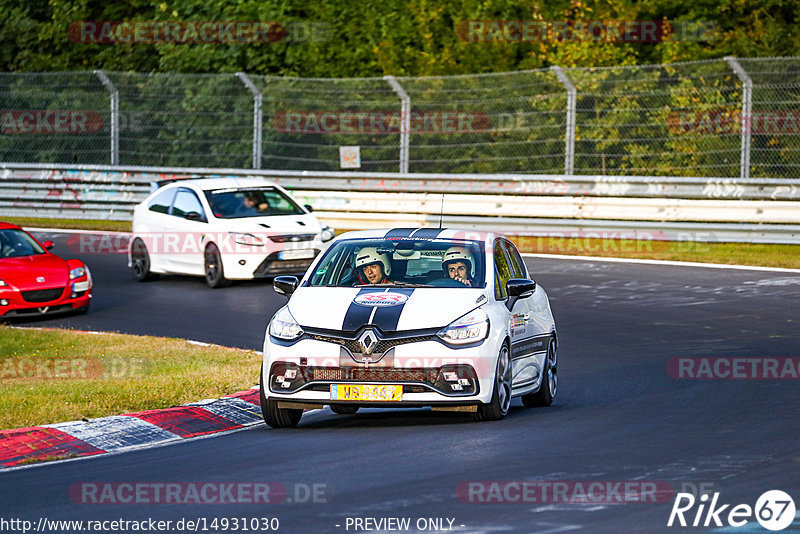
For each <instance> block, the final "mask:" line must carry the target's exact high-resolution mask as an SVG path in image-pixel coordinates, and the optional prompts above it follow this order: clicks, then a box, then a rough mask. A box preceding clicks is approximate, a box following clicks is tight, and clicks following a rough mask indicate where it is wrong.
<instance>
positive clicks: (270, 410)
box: [258, 369, 303, 428]
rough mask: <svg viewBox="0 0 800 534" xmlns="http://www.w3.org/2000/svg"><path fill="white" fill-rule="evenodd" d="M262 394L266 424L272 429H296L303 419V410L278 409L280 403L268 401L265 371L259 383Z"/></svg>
mask: <svg viewBox="0 0 800 534" xmlns="http://www.w3.org/2000/svg"><path fill="white" fill-rule="evenodd" d="M258 384H259V391H260V393H261V416H262V417H263V418H264V422H265V423H267V424H268V425H269V426H271V427H272V428H294V427H296V426H297V423H299V422H300V418H301V417H303V410H302V409H297V410H295V409H291V408H278V401H276V400H275V399H268V398H267V397H266V395H264V371H263V369H262V371H261V378H260V379H259V381H258Z"/></svg>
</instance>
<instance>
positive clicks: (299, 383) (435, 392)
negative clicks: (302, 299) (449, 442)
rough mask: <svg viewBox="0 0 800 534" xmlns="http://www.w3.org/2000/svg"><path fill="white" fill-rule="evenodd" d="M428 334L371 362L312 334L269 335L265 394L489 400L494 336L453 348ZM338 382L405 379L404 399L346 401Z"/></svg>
mask: <svg viewBox="0 0 800 534" xmlns="http://www.w3.org/2000/svg"><path fill="white" fill-rule="evenodd" d="M427 337H429V338H430V339H424V340H422V341H417V342H409V343H404V344H400V345H397V346H394V347H392V348H391V349H389V350H388V351H386V352H385V353H384V354H383V356H382V357H380V359H377V358H376V359H377V361H375V362H372V363H369V362H368V363H367V364H366V365H365V364H364V363H363V362H361V361H357V358H359V357H360V356H361V355H360V354H355V355H354V354H353V353H352V352H350V351H348V350H347V349H346V348H344V347H343V346H341V345H340V344H335V343H330V342H325V341H320V340H318V339H313V338H312V337H311V336H304V338H301V339H300V340H299V341H296V342H294V343H292V344H286V343H282V342H280V341H276V340H274V339H273V338H270V337H269V336H268V337H267V340H266V342H265V344H264V362H263V364H262V372H263V377H264V395H265V396H266V397H267V398H274V399H276V400H279V401H286V402H295V403H307V404H315V405H325V404H340V403H342V402H346V403H351V404H357V405H359V406H383V407H408V406H452V407H456V406H470V405H477V404H485V403H488V402H489V401H490V399H491V395H492V390H493V382H494V371H495V368H496V364H497V353H498V351H496V350H494V348H493V347H494V344H495V343H493V342H492V339H491V338H490V339H487V340H484V341H483V342H481V343H477V344H475V345H472V346H469V347H460V348H451V347H450V346H448V345H446V344H445V343H444V342H441V341H438V340H436V339H433V338H434V337H435V336H427ZM287 370H288V371H289V374H288V376H287V373H286V371H287ZM286 384H288V385H286ZM333 384H372V385H401V386H402V387H403V393H402V400H400V401H396V400H395V401H361V400H358V401H349V400H348V401H342V400H341V399H339V398H335V399H334V398H332V395H331V385H333ZM456 388H458V389H456Z"/></svg>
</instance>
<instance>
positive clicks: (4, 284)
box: [0, 278, 8, 287]
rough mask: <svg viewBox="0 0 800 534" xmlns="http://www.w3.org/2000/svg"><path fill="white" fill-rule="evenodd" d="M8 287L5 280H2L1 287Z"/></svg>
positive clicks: (0, 279)
mask: <svg viewBox="0 0 800 534" xmlns="http://www.w3.org/2000/svg"><path fill="white" fill-rule="evenodd" d="M7 285H8V284H6V282H5V280H3V279H2V278H0V287H5V286H7Z"/></svg>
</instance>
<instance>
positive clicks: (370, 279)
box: [356, 247, 392, 284]
mask: <svg viewBox="0 0 800 534" xmlns="http://www.w3.org/2000/svg"><path fill="white" fill-rule="evenodd" d="M391 272H392V264H391V263H390V262H389V255H388V254H386V253H385V252H378V249H377V248H375V247H364V248H362V249H361V250H359V251H358V254H357V255H356V273H357V275H358V279H359V280H361V282H362V283H365V284H391V283H392V282H391V280H389V279H388V278H387V276H388V275H389V274H391ZM365 279H366V281H365Z"/></svg>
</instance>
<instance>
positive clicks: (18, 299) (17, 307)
mask: <svg viewBox="0 0 800 534" xmlns="http://www.w3.org/2000/svg"><path fill="white" fill-rule="evenodd" d="M74 283H76V282H71V283H70V284H69V285H67V286H66V287H63V288H51V290H52V291H53V292H54V293H55V292H56V291H57V290H59V289H60V290H61V291H60V292H59V293H58V296H57V297H56V298H51V299H47V300H43V299H41V298H37V297H30V296H29V297H28V298H35V299H36V300H39V301H37V302H30V301H29V300H26V299H25V298H24V297H23V293H26V294H29V292H27V291H25V292H20V291H18V290H17V289H15V288H9V287H0V317H8V318H10V317H35V316H37V315H45V314H47V315H49V314H55V313H66V312H71V311H73V310H77V309H80V308H85V307H86V306H88V305H89V302H90V301H91V298H92V291H91V287H88V288H87V289H84V290H83V291H73V287H74V285H73V284H74ZM77 283H81V281H80V280H78V281H77ZM78 287H79V288H81V287H82V286H78ZM43 291H49V290H43ZM73 295H74V296H73Z"/></svg>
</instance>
